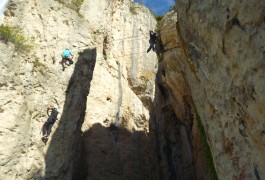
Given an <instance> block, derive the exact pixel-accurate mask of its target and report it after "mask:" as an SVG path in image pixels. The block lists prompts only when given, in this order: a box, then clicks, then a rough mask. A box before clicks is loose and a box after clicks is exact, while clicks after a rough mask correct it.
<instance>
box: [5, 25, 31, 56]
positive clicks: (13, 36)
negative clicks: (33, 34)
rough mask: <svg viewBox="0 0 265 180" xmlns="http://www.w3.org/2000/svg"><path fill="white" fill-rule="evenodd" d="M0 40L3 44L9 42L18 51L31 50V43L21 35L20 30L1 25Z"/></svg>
mask: <svg viewBox="0 0 265 180" xmlns="http://www.w3.org/2000/svg"><path fill="white" fill-rule="evenodd" d="M0 38H1V40H3V41H4V42H6V43H7V42H11V43H13V44H14V45H15V48H16V49H17V50H18V51H24V52H29V51H30V50H31V49H32V48H33V45H32V42H31V40H29V39H28V38H27V37H25V36H24V35H23V34H22V31H21V29H20V28H17V27H12V26H6V25H1V26H0Z"/></svg>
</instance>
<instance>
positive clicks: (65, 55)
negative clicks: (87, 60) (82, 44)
mask: <svg viewBox="0 0 265 180" xmlns="http://www.w3.org/2000/svg"><path fill="white" fill-rule="evenodd" d="M73 57H74V55H73V54H72V52H71V51H70V49H68V48H66V49H65V50H64V51H63V53H62V66H63V71H64V69H65V67H64V64H66V62H67V61H68V62H69V64H67V65H69V66H70V65H71V64H73V63H74V61H73V60H72V59H73Z"/></svg>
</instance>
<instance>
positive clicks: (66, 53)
mask: <svg viewBox="0 0 265 180" xmlns="http://www.w3.org/2000/svg"><path fill="white" fill-rule="evenodd" d="M71 54H72V53H71V51H70V50H69V49H66V50H64V51H63V57H69V56H70V55H71Z"/></svg>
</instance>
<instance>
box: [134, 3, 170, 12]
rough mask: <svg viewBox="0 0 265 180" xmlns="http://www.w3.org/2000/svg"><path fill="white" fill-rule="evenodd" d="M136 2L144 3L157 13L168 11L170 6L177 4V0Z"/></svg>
mask: <svg viewBox="0 0 265 180" xmlns="http://www.w3.org/2000/svg"><path fill="white" fill-rule="evenodd" d="M134 2H139V3H142V4H144V5H145V6H146V7H148V8H149V9H151V10H152V11H153V12H154V13H155V14H156V15H162V14H164V13H166V12H168V9H169V7H170V6H172V5H174V4H175V0H134Z"/></svg>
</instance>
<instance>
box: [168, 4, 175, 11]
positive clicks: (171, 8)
mask: <svg viewBox="0 0 265 180" xmlns="http://www.w3.org/2000/svg"><path fill="white" fill-rule="evenodd" d="M168 11H177V6H176V4H175V5H173V6H170V7H169V9H168Z"/></svg>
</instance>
